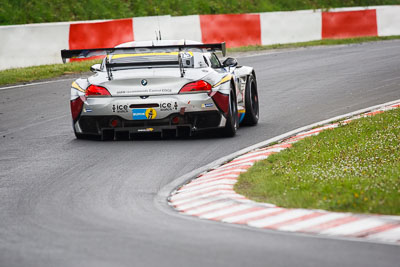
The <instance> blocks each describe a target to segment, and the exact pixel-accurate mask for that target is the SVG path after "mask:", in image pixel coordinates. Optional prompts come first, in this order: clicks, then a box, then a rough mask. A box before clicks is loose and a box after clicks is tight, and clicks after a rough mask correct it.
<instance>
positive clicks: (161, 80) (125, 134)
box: [61, 40, 259, 140]
mask: <svg viewBox="0 0 400 267" xmlns="http://www.w3.org/2000/svg"><path fill="white" fill-rule="evenodd" d="M218 51H221V52H222V54H223V55H224V56H225V51H226V49H225V43H219V44H202V43H198V42H194V41H184V40H179V41H168V40H162V41H161V40H158V41H145V42H129V43H124V44H121V45H119V46H117V47H114V48H99V49H83V50H62V51H61V56H62V58H63V61H64V62H66V59H67V58H88V57H94V56H103V57H104V59H103V61H102V63H101V64H96V65H93V66H92V67H91V70H92V71H93V72H94V73H95V74H94V75H92V76H90V77H89V78H80V79H77V80H76V81H74V82H73V83H72V87H71V99H70V100H71V114H72V121H73V129H74V132H75V135H76V137H77V138H88V137H97V138H100V139H102V140H114V139H120V138H123V139H127V138H133V137H134V136H135V135H143V134H144V133H159V134H161V136H165V135H168V136H171V135H173V136H181V135H191V134H192V133H194V132H196V131H201V130H210V129H220V131H221V132H222V134H223V135H224V136H234V135H235V134H236V131H237V129H238V127H239V124H240V125H256V124H257V122H258V118H259V103H258V92H257V81H256V74H255V72H254V70H253V68H251V67H247V66H238V63H237V61H236V59H234V58H227V59H226V60H225V61H223V62H222V63H221V62H220V61H219V59H218V57H217V55H216V52H218Z"/></svg>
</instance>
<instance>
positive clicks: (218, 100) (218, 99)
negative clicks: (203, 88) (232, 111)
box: [212, 92, 229, 115]
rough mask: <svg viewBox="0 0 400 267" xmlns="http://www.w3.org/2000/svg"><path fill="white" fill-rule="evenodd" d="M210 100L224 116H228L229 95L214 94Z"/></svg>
mask: <svg viewBox="0 0 400 267" xmlns="http://www.w3.org/2000/svg"><path fill="white" fill-rule="evenodd" d="M212 99H213V100H214V102H215V104H216V105H217V107H218V108H219V109H220V110H221V111H222V112H223V113H224V114H225V115H227V114H228V108H229V95H225V94H222V93H220V92H216V93H215V94H214V95H212Z"/></svg>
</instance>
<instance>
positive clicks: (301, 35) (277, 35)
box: [260, 10, 322, 45]
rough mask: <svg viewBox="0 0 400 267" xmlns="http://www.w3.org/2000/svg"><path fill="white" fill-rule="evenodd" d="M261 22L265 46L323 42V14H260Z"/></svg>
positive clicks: (302, 12) (293, 12) (262, 39)
mask: <svg viewBox="0 0 400 267" xmlns="http://www.w3.org/2000/svg"><path fill="white" fill-rule="evenodd" d="M260 21H261V41H262V44H263V45H270V44H277V43H280V44H285V43H294V42H305V41H311V40H321V27H322V24H321V12H316V11H312V10H304V11H291V12H267V13H260Z"/></svg>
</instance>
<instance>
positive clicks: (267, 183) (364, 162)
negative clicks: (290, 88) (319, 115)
mask: <svg viewBox="0 0 400 267" xmlns="http://www.w3.org/2000/svg"><path fill="white" fill-rule="evenodd" d="M235 190H236V191H237V192H238V193H240V194H243V195H245V196H247V197H249V198H251V199H253V200H256V201H260V202H268V203H274V204H276V205H278V206H282V207H287V208H312V209H324V210H330V211H349V212H357V213H379V214H391V215H400V108H398V109H395V110H392V111H387V112H385V113H383V114H378V115H375V116H373V117H367V118H362V119H359V120H355V121H353V122H351V123H350V124H348V125H344V126H342V127H339V128H337V129H334V130H327V131H323V132H322V133H320V134H319V135H318V136H314V137H309V138H306V139H304V140H302V141H299V142H297V143H295V144H294V145H293V147H292V148H290V149H286V150H284V151H282V152H280V153H278V154H274V155H271V156H270V157H268V158H267V159H266V160H264V161H260V162H258V163H256V164H255V165H254V166H253V167H252V168H250V169H249V171H247V172H246V173H243V174H242V175H241V176H240V178H239V181H238V183H236V185H235Z"/></svg>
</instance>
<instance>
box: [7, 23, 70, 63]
mask: <svg viewBox="0 0 400 267" xmlns="http://www.w3.org/2000/svg"><path fill="white" fill-rule="evenodd" d="M68 34H69V23H45V24H30V25H18V26H2V27H0V39H1V41H0V70H2V69H8V68H18V67H26V66H36V65H43V64H52V63H62V60H61V55H60V50H61V49H65V48H68Z"/></svg>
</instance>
